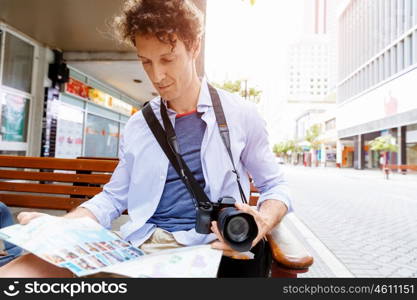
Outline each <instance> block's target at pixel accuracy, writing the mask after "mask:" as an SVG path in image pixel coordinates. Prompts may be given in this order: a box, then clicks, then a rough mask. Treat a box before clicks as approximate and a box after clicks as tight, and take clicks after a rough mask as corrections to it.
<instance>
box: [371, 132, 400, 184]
mask: <svg viewBox="0 0 417 300" xmlns="http://www.w3.org/2000/svg"><path fill="white" fill-rule="evenodd" d="M369 145H370V146H371V150H373V151H381V152H383V153H384V164H383V169H384V172H385V178H386V179H388V178H389V170H390V168H389V167H388V168H387V165H389V164H390V163H389V157H388V155H387V154H388V152H397V151H398V146H397V145H396V143H395V138H394V137H393V136H392V135H389V134H388V135H384V136H380V137H377V138H375V139H373V140H372V141H370V142H369Z"/></svg>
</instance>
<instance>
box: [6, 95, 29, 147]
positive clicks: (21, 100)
mask: <svg viewBox="0 0 417 300" xmlns="http://www.w3.org/2000/svg"><path fill="white" fill-rule="evenodd" d="M28 113H29V99H27V98H25V97H22V96H17V95H12V94H8V93H6V94H4V98H3V105H2V109H1V136H2V140H3V141H5V142H26V133H27V120H28Z"/></svg>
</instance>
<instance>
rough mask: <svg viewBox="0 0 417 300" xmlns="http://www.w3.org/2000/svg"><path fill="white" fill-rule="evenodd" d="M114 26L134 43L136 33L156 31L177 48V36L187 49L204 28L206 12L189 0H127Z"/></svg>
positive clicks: (119, 34) (121, 34) (117, 32)
mask: <svg viewBox="0 0 417 300" xmlns="http://www.w3.org/2000/svg"><path fill="white" fill-rule="evenodd" d="M114 26H115V28H116V34H117V36H118V37H119V39H120V40H121V41H123V42H127V43H129V44H133V45H135V44H136V43H135V37H136V35H138V34H143V35H154V36H155V37H156V38H158V39H159V40H160V41H161V42H163V43H165V44H170V45H171V46H172V49H174V48H175V45H176V37H177V38H178V39H180V40H181V41H182V42H183V43H184V44H185V47H186V49H187V50H188V51H189V50H191V48H192V46H193V45H194V43H195V42H196V41H198V40H199V39H200V38H201V36H202V35H203V32H204V28H203V27H204V26H203V13H202V12H201V11H200V10H199V9H198V8H197V7H196V6H195V5H194V3H192V2H191V1H190V0H126V1H125V3H124V5H123V11H122V13H121V15H119V16H117V17H115V18H114Z"/></svg>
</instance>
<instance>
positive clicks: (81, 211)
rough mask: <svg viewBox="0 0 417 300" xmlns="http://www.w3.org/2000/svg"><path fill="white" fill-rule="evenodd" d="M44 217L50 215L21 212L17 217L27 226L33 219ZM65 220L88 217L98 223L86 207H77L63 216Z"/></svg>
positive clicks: (20, 222)
mask: <svg viewBox="0 0 417 300" xmlns="http://www.w3.org/2000/svg"><path fill="white" fill-rule="evenodd" d="M42 216H48V214H44V213H40V212H21V213H20V214H19V215H18V216H17V221H18V222H19V224H22V225H26V224H28V223H29V222H30V221H32V220H33V219H36V218H39V217H42ZM62 217H63V218H68V219H76V218H82V217H88V218H91V219H92V220H94V221H96V222H97V223H98V220H97V218H96V217H95V216H94V215H93V213H92V212H91V211H89V210H88V209H87V208H84V207H77V208H76V209H75V210H73V211H72V212H70V213H67V214H66V215H64V216H62Z"/></svg>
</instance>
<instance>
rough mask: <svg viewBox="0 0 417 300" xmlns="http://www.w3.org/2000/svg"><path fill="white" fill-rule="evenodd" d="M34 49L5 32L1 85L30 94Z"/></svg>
mask: <svg viewBox="0 0 417 300" xmlns="http://www.w3.org/2000/svg"><path fill="white" fill-rule="evenodd" d="M34 52H35V47H34V46H32V45H30V44H29V43H26V42H25V41H22V40H21V39H19V38H17V37H16V36H14V35H12V34H10V33H8V32H6V36H5V45H4V69H3V84H4V85H6V86H9V87H11V88H14V89H17V90H20V91H23V92H27V93H31V91H32V72H33V58H34Z"/></svg>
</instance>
